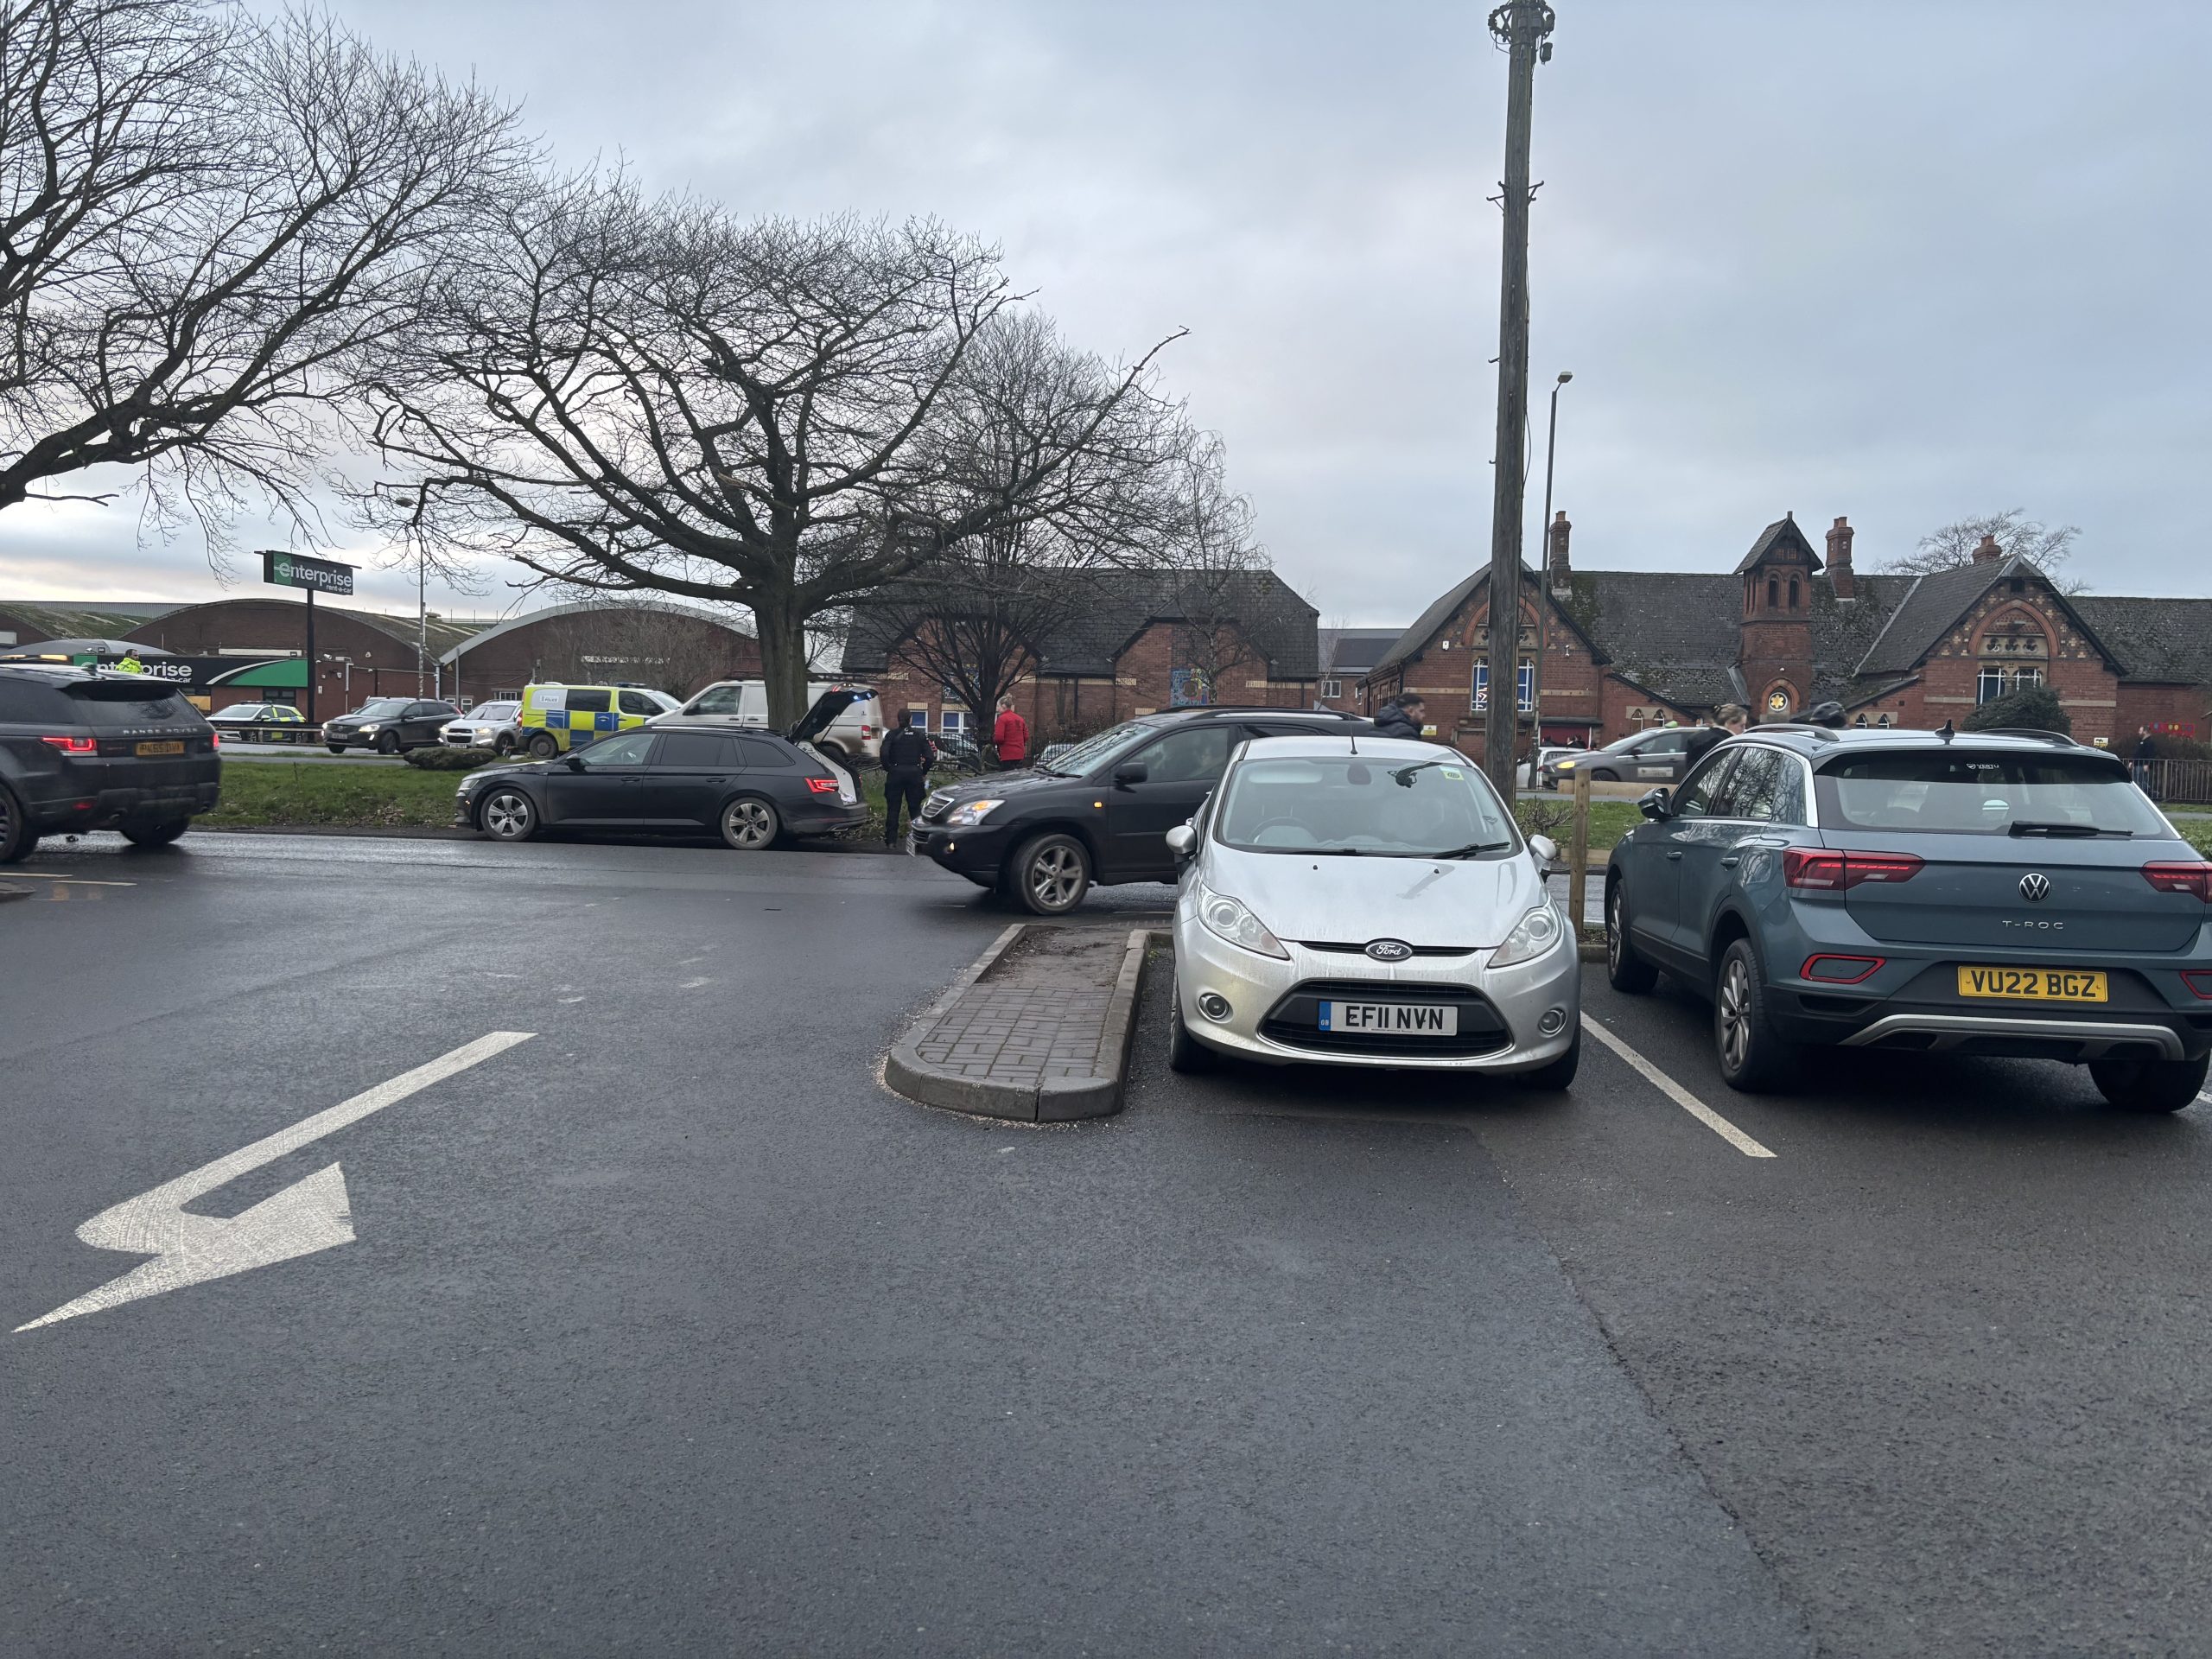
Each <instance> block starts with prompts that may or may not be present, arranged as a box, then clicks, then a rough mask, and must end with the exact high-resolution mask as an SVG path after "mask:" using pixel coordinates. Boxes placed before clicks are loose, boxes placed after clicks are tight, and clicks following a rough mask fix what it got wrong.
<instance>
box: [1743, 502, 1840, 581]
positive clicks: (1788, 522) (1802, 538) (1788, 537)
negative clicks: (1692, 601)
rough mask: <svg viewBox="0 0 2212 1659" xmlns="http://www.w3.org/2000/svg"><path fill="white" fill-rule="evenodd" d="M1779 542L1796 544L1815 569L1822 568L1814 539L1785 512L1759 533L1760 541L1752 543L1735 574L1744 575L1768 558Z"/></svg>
mask: <svg viewBox="0 0 2212 1659" xmlns="http://www.w3.org/2000/svg"><path fill="white" fill-rule="evenodd" d="M1777 542H1795V543H1797V545H1798V546H1799V547H1800V548H1802V549H1803V550H1804V551H1805V552H1806V554H1807V555H1808V556H1810V557H1811V559H1812V561H1813V569H1815V570H1817V569H1820V568H1821V556H1820V555H1819V554H1817V553H1815V552H1814V551H1813V542H1812V538H1811V537H1808V536H1807V535H1806V534H1805V532H1804V531H1802V530H1800V529H1799V528H1798V527H1797V520H1796V518H1795V517H1794V516H1792V515H1791V514H1789V513H1786V512H1785V513H1783V515H1782V517H1781V518H1777V519H1776V520H1775V521H1774V522H1773V523H1772V524H1769V525H1768V526H1767V527H1766V528H1765V529H1764V530H1763V531H1760V532H1759V538H1758V540H1757V541H1755V542H1753V543H1751V551H1750V552H1748V553H1746V554H1745V555H1744V556H1743V557H1742V558H1741V559H1739V560H1738V561H1737V563H1736V569H1735V574H1736V575H1739V576H1740V575H1743V574H1744V572H1745V571H1746V570H1748V569H1751V567H1752V566H1753V565H1755V564H1757V563H1758V562H1759V561H1760V560H1761V559H1763V558H1764V557H1766V556H1767V555H1768V554H1769V553H1771V552H1772V551H1773V550H1774V548H1775V544H1776V543H1777Z"/></svg>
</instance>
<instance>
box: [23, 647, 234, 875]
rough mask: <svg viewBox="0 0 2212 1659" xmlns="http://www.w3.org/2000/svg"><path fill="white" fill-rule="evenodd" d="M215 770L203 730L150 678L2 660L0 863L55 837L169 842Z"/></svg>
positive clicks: (211, 798)
mask: <svg viewBox="0 0 2212 1659" xmlns="http://www.w3.org/2000/svg"><path fill="white" fill-rule="evenodd" d="M222 765H223V763H222V761H221V760H220V759H219V758H218V756H217V754H216V752H215V733H214V730H213V728H211V727H210V726H209V725H208V724H207V721H205V720H202V719H201V718H200V711H199V710H198V709H194V707H193V706H192V705H191V704H190V703H188V702H186V701H185V700H184V699H183V698H182V697H181V696H178V695H177V694H176V692H175V690H172V689H171V688H169V687H168V686H167V685H165V684H163V683H162V682H160V681H158V680H149V679H147V678H145V677H143V676H140V675H137V674H118V673H114V672H111V671H102V670H87V669H81V668H73V667H67V666H63V665H60V664H55V665H53V666H48V665H47V664H37V665H33V664H4V663H0V864H6V863H9V862H11V861H14V860H16V859H19V858H22V857H23V856H24V855H27V854H28V853H29V852H30V850H31V849H33V848H34V847H35V846H37V845H38V838H39V837H40V836H41V835H54V834H57V833H60V832H63V831H69V832H74V831H77V830H80V829H120V830H122V831H123V833H124V835H125V836H129V837H130V839H131V840H132V841H135V842H137V843H138V844H139V845H140V846H142V847H159V846H162V845H164V844H165V843H167V842H172V841H175V839H176V838H177V837H178V836H181V835H182V834H183V833H184V832H185V829H186V828H187V827H188V825H189V824H190V823H191V822H192V818H193V816H194V814H195V813H200V812H205V811H207V810H210V809H211V808H213V806H214V804H215V798H216V794H217V791H218V790H219V779H220V774H221V772H222Z"/></svg>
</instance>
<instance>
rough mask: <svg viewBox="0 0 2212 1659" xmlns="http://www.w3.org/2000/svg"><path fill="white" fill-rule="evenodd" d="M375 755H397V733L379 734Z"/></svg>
mask: <svg viewBox="0 0 2212 1659" xmlns="http://www.w3.org/2000/svg"><path fill="white" fill-rule="evenodd" d="M377 753H378V754H397V753H399V734H398V733H397V732H383V733H379V734H378V737H377Z"/></svg>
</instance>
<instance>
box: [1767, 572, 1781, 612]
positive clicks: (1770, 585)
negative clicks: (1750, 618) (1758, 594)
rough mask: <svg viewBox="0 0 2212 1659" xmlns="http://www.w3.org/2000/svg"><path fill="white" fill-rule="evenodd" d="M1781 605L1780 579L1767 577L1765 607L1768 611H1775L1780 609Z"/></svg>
mask: <svg viewBox="0 0 2212 1659" xmlns="http://www.w3.org/2000/svg"><path fill="white" fill-rule="evenodd" d="M1781 605H1782V578H1781V577H1779V576H1769V577H1768V578H1767V579H1766V607H1767V609H1769V610H1770V611H1771V610H1777V609H1779V608H1780V607H1781Z"/></svg>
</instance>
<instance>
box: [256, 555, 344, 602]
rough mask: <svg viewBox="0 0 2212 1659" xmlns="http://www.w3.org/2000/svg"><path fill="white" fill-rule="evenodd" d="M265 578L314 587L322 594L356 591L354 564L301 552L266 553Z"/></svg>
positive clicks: (278, 583)
mask: <svg viewBox="0 0 2212 1659" xmlns="http://www.w3.org/2000/svg"><path fill="white" fill-rule="evenodd" d="M261 579H262V580H263V581H264V582H272V583H274V584H275V585H276V586H277V587H279V588H313V589H314V590H315V592H316V593H319V594H351V593H352V592H353V566H352V565H350V564H338V563H334V562H333V561H331V560H329V559H310V558H308V557H307V556H305V555H303V554H299V553H277V552H265V553H264V554H263V555H262V556H261Z"/></svg>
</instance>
